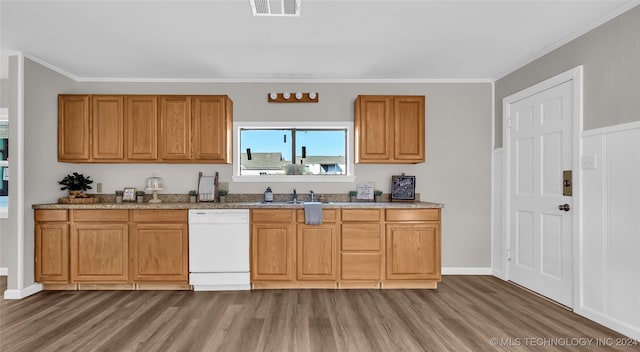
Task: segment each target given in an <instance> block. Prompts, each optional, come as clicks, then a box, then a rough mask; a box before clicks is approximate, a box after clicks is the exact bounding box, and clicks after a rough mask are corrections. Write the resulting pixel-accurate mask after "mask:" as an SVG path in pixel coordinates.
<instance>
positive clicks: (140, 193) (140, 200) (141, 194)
mask: <svg viewBox="0 0 640 352" xmlns="http://www.w3.org/2000/svg"><path fill="white" fill-rule="evenodd" d="M136 202H138V203H144V191H136Z"/></svg>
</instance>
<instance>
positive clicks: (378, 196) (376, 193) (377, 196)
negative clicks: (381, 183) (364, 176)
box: [373, 189, 382, 202]
mask: <svg viewBox="0 0 640 352" xmlns="http://www.w3.org/2000/svg"><path fill="white" fill-rule="evenodd" d="M373 196H374V197H375V200H376V202H381V201H382V191H381V190H379V189H376V190H375V191H373Z"/></svg>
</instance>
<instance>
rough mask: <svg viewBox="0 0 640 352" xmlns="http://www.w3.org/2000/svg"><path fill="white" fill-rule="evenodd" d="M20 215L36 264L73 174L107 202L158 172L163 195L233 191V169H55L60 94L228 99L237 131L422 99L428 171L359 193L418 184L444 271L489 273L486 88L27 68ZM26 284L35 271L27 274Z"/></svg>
mask: <svg viewBox="0 0 640 352" xmlns="http://www.w3.org/2000/svg"><path fill="white" fill-rule="evenodd" d="M25 80H26V83H25V105H26V108H25V120H26V122H25V145H26V146H25V150H26V160H25V174H26V180H25V187H26V188H25V189H26V193H27V194H28V196H27V200H26V204H25V207H28V208H29V209H28V211H25V217H26V218H27V219H28V220H29V221H26V222H25V233H26V234H27V235H26V237H25V238H26V239H27V240H28V241H31V242H30V243H27V247H26V248H30V252H27V253H25V256H26V258H27V261H29V260H31V263H32V261H33V251H32V250H31V248H33V239H32V237H33V236H32V234H33V221H31V220H30V219H31V218H30V217H32V214H33V212H32V211H31V209H30V207H31V205H32V204H36V203H50V202H55V201H56V200H57V198H59V197H62V196H64V195H65V193H64V192H63V191H60V190H59V187H58V184H57V181H58V180H60V179H62V177H64V175H66V174H68V173H71V172H73V171H78V172H81V173H83V174H85V175H89V176H91V177H92V179H94V180H95V181H97V182H101V183H103V185H104V189H103V192H104V193H111V192H113V191H115V190H116V189H122V188H123V187H126V186H132V187H142V185H143V183H144V181H145V179H146V178H147V177H149V176H151V175H152V173H153V172H157V173H158V174H159V176H161V177H163V178H164V180H165V183H166V190H165V193H186V192H187V191H188V190H191V189H195V188H196V180H197V174H198V172H199V171H202V172H205V173H206V174H212V173H213V172H214V171H219V172H220V176H221V181H226V182H230V181H231V171H232V170H231V165H212V164H207V165H204V164H198V165H179V164H178V165H175V164H174V165H172V164H149V165H146V164H137V165H117V164H116V165H96V164H69V163H59V162H57V135H56V130H57V94H64V93H94V94H108V93H113V94H227V95H229V96H230V97H231V99H232V100H233V102H234V120H236V121H254V120H265V121H293V120H305V121H328V120H334V121H352V120H353V102H354V100H355V98H356V97H357V95H359V94H396V95H402V94H405V95H425V96H426V129H427V131H426V148H427V161H426V163H422V164H416V165H357V166H356V170H355V173H356V183H357V182H363V181H373V182H375V183H376V185H377V186H376V187H377V188H380V189H382V190H384V191H387V192H388V191H389V183H390V179H391V176H392V175H397V174H399V173H402V172H405V173H406V174H407V175H415V176H417V182H416V183H417V185H416V191H417V192H418V193H420V194H421V198H422V200H427V201H434V202H439V203H444V204H445V209H444V211H443V225H442V231H443V236H442V237H443V239H442V258H443V267H453V268H472V269H477V268H480V269H481V270H486V271H489V270H490V269H489V268H490V266H491V248H490V244H491V239H490V216H491V215H490V202H491V199H490V188H491V181H490V175H491V123H492V100H491V96H492V95H491V94H492V86H491V83H299V84H298V83H106V82H70V81H69V80H68V79H67V78H66V77H63V76H62V75H60V74H58V73H56V72H54V71H52V70H51V69H49V68H46V67H44V66H42V65H40V64H38V63H35V62H33V61H30V60H28V59H26V60H25ZM271 91H278V92H295V91H307V92H311V91H313V92H318V93H319V99H320V102H319V103H317V104H268V103H267V94H268V93H269V92H271ZM266 186H267V183H230V186H229V188H230V192H231V193H262V192H263V191H264V189H265V188H266ZM270 186H271V187H272V189H273V190H274V192H276V193H291V191H292V189H293V188H294V187H296V188H297V190H298V191H299V192H306V191H307V190H308V189H313V190H314V191H315V192H316V193H317V194H321V193H343V192H344V193H346V192H347V191H348V190H351V189H354V186H355V183H327V184H317V183H313V184H311V183H296V184H289V183H273V184H270ZM25 271H26V272H30V274H29V275H30V276H31V277H32V272H33V264H31V265H30V266H29V267H27V268H25Z"/></svg>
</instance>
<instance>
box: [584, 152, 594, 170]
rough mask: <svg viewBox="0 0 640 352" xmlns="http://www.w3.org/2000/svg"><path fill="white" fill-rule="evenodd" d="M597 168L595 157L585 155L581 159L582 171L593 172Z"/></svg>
mask: <svg viewBox="0 0 640 352" xmlns="http://www.w3.org/2000/svg"><path fill="white" fill-rule="evenodd" d="M597 167H598V165H597V159H596V156H595V155H585V156H583V157H582V169H583V170H593V169H596V168H597Z"/></svg>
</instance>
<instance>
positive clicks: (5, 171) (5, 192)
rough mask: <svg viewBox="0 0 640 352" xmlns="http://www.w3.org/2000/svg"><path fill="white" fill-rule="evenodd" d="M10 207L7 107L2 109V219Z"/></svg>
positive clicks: (0, 156) (0, 207) (0, 167)
mask: <svg viewBox="0 0 640 352" xmlns="http://www.w3.org/2000/svg"><path fill="white" fill-rule="evenodd" d="M8 208H9V121H8V116H7V109H0V219H6V218H7V215H8V211H7V210H8Z"/></svg>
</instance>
